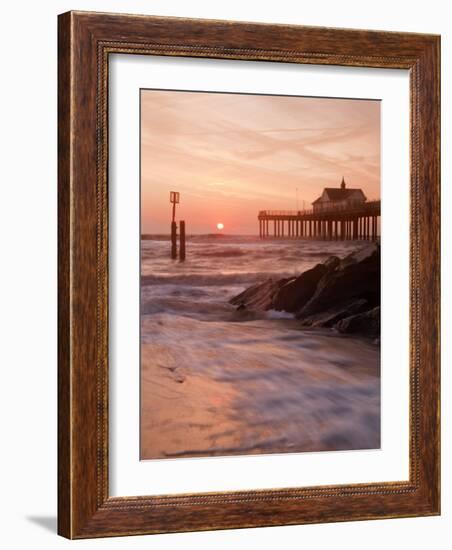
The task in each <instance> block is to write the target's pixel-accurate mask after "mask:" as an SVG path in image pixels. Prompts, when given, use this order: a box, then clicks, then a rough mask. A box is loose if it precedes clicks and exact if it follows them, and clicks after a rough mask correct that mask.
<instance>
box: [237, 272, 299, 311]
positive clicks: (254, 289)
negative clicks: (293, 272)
mask: <svg viewBox="0 0 452 550" xmlns="http://www.w3.org/2000/svg"><path fill="white" fill-rule="evenodd" d="M291 280H293V279H280V280H279V281H273V279H267V280H266V281H265V282H263V283H258V284H256V285H253V286H251V287H249V288H247V289H246V290H244V291H243V292H241V293H240V294H238V295H237V296H235V297H234V298H232V299H231V300H229V303H230V304H232V305H234V306H238V307H237V309H238V310H239V311H240V310H243V309H250V310H252V311H266V310H268V309H272V308H273V301H274V298H275V296H276V294H277V293H278V291H279V289H280V288H281V287H282V286H284V285H285V284H286V283H287V282H289V281H291Z"/></svg>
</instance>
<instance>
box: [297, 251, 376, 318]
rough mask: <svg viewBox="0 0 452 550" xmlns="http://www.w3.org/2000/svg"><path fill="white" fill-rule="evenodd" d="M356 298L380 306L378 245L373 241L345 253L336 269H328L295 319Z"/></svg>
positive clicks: (306, 316) (347, 305) (338, 307)
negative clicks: (359, 248) (347, 253)
mask: <svg viewBox="0 0 452 550" xmlns="http://www.w3.org/2000/svg"><path fill="white" fill-rule="evenodd" d="M358 300H365V301H366V302H367V306H368V309H371V308H373V307H376V306H378V305H380V247H379V245H378V244H375V243H373V244H371V245H368V246H367V247H365V248H364V249H361V250H359V251H357V252H354V253H352V254H349V255H348V256H347V257H346V258H344V259H343V260H341V261H340V262H339V265H338V266H337V267H336V269H333V270H329V271H328V272H327V273H326V274H325V275H324V276H323V277H322V279H321V280H320V281H319V283H318V285H317V288H316V291H315V293H314V294H313V296H312V297H311V298H310V300H309V301H308V302H307V303H306V304H305V305H304V306H303V307H302V308H301V309H300V310H299V311H298V312H297V318H298V319H306V318H308V317H311V316H313V315H315V314H318V313H323V312H326V311H329V310H330V309H331V308H333V309H334V310H340V309H341V308H344V309H346V308H348V307H349V306H350V304H351V303H353V302H357V301H358Z"/></svg>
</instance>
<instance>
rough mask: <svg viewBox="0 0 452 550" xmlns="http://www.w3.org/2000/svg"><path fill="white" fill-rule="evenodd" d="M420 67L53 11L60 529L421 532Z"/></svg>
mask: <svg viewBox="0 0 452 550" xmlns="http://www.w3.org/2000/svg"><path fill="white" fill-rule="evenodd" d="M439 59H440V38H439V37H438V36H433V35H423V34H410V33H389V32H383V31H378V32H377V31H363V30H344V29H329V28H321V27H318V28H315V27H302V26H291V25H263V24H254V23H239V22H237V23H235V22H233V23H231V22H225V21H209V20H193V19H179V18H162V17H151V16H136V15H120V14H101V13H88V12H68V13H65V14H63V15H60V16H59V66H58V72H59V76H58V78H59V90H58V98H59V107H58V118H59V124H58V147H59V161H58V163H59V164H58V208H59V243H58V254H59V260H58V270H59V271H58V277H59V279H58V292H59V321H58V331H59V333H58V339H59V347H58V363H59V370H58V400H59V404H58V418H59V427H58V444H59V470H58V497H59V498H58V501H59V504H58V530H59V533H60V534H61V535H63V536H65V537H67V538H89V537H104V536H117V535H118V536H119V535H132V534H151V533H163V532H177V531H197V530H207V529H231V528H242V527H258V526H271V525H290V524H303V523H320V522H333V521H349V520H350V521H351V520H362V519H381V518H393V517H409V516H428V515H437V514H439V513H440V482H439V478H440V460H439V454H440V447H439V445H440V442H439V435H440V430H439V411H440V409H439V394H440V392H439V384H440V376H439V296H440V295H439V273H440V270H439V245H440V237H439V227H440V224H439V209H440V194H439V183H440V159H439V155H440V146H439V136H440V132H439V128H440V123H439V91H440V74H439Z"/></svg>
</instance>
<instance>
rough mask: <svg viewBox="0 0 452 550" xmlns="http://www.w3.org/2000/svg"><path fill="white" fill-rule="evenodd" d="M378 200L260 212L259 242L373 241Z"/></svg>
mask: <svg viewBox="0 0 452 550" xmlns="http://www.w3.org/2000/svg"><path fill="white" fill-rule="evenodd" d="M380 203H381V201H380V200H375V201H369V202H361V203H358V204H346V205H335V206H331V207H323V208H321V209H319V208H316V209H309V210H261V211H260V212H259V215H258V220H259V237H260V238H261V239H272V238H273V239H323V240H358V239H363V240H376V239H377V238H378V236H379V235H378V233H379V231H378V221H377V220H378V218H379V217H380V215H381V212H380V210H381V204H380Z"/></svg>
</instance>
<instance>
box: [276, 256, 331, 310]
mask: <svg viewBox="0 0 452 550" xmlns="http://www.w3.org/2000/svg"><path fill="white" fill-rule="evenodd" d="M339 262H340V260H339V258H336V257H335V256H332V257H331V258H329V259H328V260H327V261H326V262H325V263H323V264H317V265H316V266H315V267H313V268H312V269H308V270H307V271H305V272H304V273H302V274H301V275H300V276H299V277H297V278H296V279H293V280H290V281H289V282H287V283H286V284H285V285H283V286H282V287H281V288H280V289H279V292H277V294H276V296H275V298H274V301H273V308H274V309H276V310H278V311H288V312H289V313H295V312H296V311H299V310H300V309H301V308H302V307H303V306H304V305H305V304H306V302H307V301H308V300H309V299H310V298H311V297H312V295H313V294H314V292H315V290H316V288H317V284H318V282H319V281H320V279H321V278H322V277H324V276H325V275H326V273H328V272H329V271H331V270H333V269H335V268H336V267H337V266H338V265H339Z"/></svg>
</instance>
